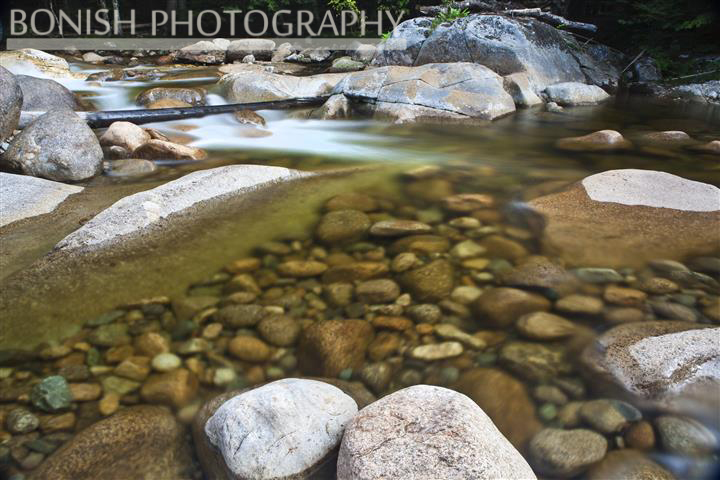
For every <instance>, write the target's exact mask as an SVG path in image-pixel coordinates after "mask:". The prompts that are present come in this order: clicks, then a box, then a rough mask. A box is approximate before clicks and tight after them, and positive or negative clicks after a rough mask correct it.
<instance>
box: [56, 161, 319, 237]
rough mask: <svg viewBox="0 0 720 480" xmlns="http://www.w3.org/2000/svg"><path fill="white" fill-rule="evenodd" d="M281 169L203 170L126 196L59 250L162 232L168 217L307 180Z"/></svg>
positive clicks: (238, 167) (77, 231)
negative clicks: (212, 202)
mask: <svg viewBox="0 0 720 480" xmlns="http://www.w3.org/2000/svg"><path fill="white" fill-rule="evenodd" d="M305 175H306V174H303V173H301V172H298V171H295V170H288V169H286V168H281V167H269V166H259V165H231V166H227V167H219V168H212V169H209V170H201V171H197V172H193V173H190V174H188V175H185V176H183V177H181V178H179V179H177V180H173V181H171V182H168V183H165V184H163V185H161V186H159V187H156V188H153V189H150V190H146V191H144V192H140V193H136V194H134V195H130V196H127V197H125V198H123V199H121V200H119V201H117V202H115V203H114V204H113V205H112V206H110V207H109V208H107V209H105V210H103V211H102V212H100V213H99V214H98V215H96V216H95V217H93V218H92V219H91V220H89V221H88V222H87V223H85V224H84V225H83V226H82V227H80V228H79V229H78V230H76V231H75V232H73V233H71V234H70V235H68V236H67V237H65V238H64V239H63V240H61V241H60V242H59V243H58V245H57V248H60V249H74V248H79V247H93V248H97V247H98V246H100V245H107V244H110V243H113V242H118V241H120V239H121V238H126V237H127V236H130V235H138V234H139V233H140V232H146V231H147V230H149V229H155V228H161V225H162V223H163V221H164V219H165V218H166V217H168V216H169V215H171V214H179V213H180V212H183V211H187V210H189V209H190V208H191V207H193V206H199V204H201V203H203V202H207V201H210V200H212V199H214V198H218V197H221V196H224V195H234V196H236V195H240V194H246V193H249V192H251V191H253V190H256V189H259V188H262V187H267V186H270V185H272V184H273V183H275V182H281V181H290V180H293V179H297V178H300V177H302V176H305Z"/></svg>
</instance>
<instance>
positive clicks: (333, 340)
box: [297, 320, 373, 377]
mask: <svg viewBox="0 0 720 480" xmlns="http://www.w3.org/2000/svg"><path fill="white" fill-rule="evenodd" d="M372 339H373V328H372V326H371V325H370V323H369V322H366V321H365V320H325V321H321V322H317V323H314V324H313V325H311V326H310V327H308V328H306V329H305V330H304V331H303V333H302V335H301V336H300V343H299V345H298V351H297V355H298V361H299V367H300V370H301V371H302V372H304V373H306V374H309V375H322V376H325V377H337V376H338V374H339V373H340V372H341V371H343V370H345V369H346V368H351V369H353V370H359V369H360V367H362V365H363V363H364V360H365V352H366V351H367V348H368V345H369V344H370V342H371V341H372Z"/></svg>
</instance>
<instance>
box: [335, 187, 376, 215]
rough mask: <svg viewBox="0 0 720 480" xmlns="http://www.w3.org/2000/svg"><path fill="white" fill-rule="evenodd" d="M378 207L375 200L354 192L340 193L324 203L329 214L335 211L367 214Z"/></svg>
mask: <svg viewBox="0 0 720 480" xmlns="http://www.w3.org/2000/svg"><path fill="white" fill-rule="evenodd" d="M378 206H379V205H378V201H377V200H375V198H373V197H371V196H370V195H365V194H363V193H355V192H350V193H341V194H340V195H336V196H334V197H332V198H331V199H330V200H328V201H327V203H325V209H326V210H327V211H329V212H333V211H335V210H359V211H361V212H365V213H367V212H372V211H375V210H377V209H378Z"/></svg>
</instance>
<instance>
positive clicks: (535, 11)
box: [501, 8, 597, 33]
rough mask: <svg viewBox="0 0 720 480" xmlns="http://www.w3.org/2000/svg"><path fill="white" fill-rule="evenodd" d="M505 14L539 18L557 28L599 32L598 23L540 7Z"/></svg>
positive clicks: (507, 11) (505, 12)
mask: <svg viewBox="0 0 720 480" xmlns="http://www.w3.org/2000/svg"><path fill="white" fill-rule="evenodd" d="M501 13H503V14H505V15H520V16H523V17H532V18H537V19H538V20H540V21H541V22H545V23H547V24H549V25H552V26H553V27H555V28H561V27H562V28H567V29H569V30H583V31H586V32H592V33H595V32H597V25H593V24H592V23H584V22H575V21H573V20H568V19H567V18H564V17H561V16H560V15H555V14H553V13H549V12H543V11H542V9H540V8H519V9H516V10H505V11H503V12H501Z"/></svg>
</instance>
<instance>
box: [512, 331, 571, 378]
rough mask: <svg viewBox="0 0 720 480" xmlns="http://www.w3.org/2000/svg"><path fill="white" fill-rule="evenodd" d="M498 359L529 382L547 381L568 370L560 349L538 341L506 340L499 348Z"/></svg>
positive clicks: (568, 367)
mask: <svg viewBox="0 0 720 480" xmlns="http://www.w3.org/2000/svg"><path fill="white" fill-rule="evenodd" d="M499 360H500V362H501V363H502V364H503V365H505V366H506V367H507V368H508V370H510V371H512V372H513V373H515V374H516V375H518V376H521V377H523V378H525V379H527V380H529V381H531V382H543V381H547V380H550V379H552V378H554V377H557V376H559V375H562V374H566V373H569V372H570V366H569V365H568V364H567V363H566V361H565V354H564V352H563V351H562V350H561V349H559V348H556V347H553V346H546V345H542V344H540V343H530V342H518V341H513V342H508V343H506V344H504V345H503V347H502V348H501V349H500V354H499Z"/></svg>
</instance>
